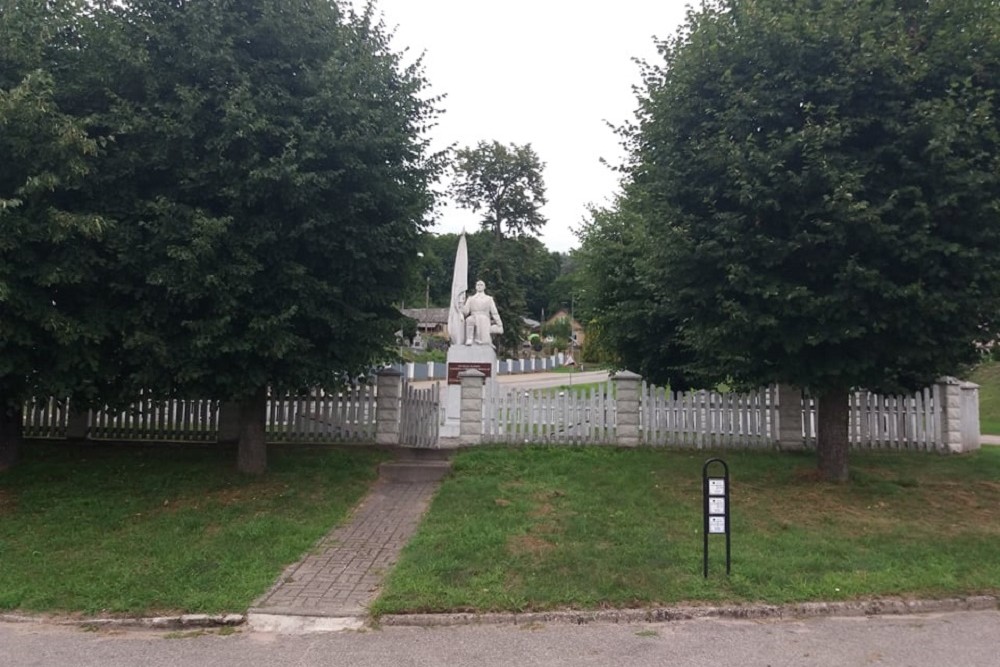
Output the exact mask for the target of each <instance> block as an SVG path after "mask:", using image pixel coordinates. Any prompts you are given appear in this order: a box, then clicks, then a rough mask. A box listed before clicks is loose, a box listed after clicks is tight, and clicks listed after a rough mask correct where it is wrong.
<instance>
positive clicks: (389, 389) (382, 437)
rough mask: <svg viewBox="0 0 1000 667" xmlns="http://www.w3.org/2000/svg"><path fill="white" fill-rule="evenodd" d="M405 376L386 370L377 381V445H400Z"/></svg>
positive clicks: (393, 370) (377, 377)
mask: <svg viewBox="0 0 1000 667" xmlns="http://www.w3.org/2000/svg"><path fill="white" fill-rule="evenodd" d="M402 402H403V374H402V373H401V372H400V371H398V370H396V369H395V368H385V369H382V370H380V371H379V372H378V373H376V379H375V443H376V444H379V445H398V444H399V432H400V422H401V418H402Z"/></svg>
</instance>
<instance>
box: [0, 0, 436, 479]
mask: <svg viewBox="0 0 1000 667" xmlns="http://www.w3.org/2000/svg"><path fill="white" fill-rule="evenodd" d="M14 4H15V6H14V7H13V9H12V11H11V12H10V15H12V16H13V15H18V16H24V17H26V16H28V12H29V10H31V11H35V10H37V8H38V7H41V6H58V7H71V8H72V9H73V10H74V11H75V13H76V16H77V17H80V16H84V15H85V16H87V17H89V18H90V19H92V20H90V21H89V22H88V25H87V29H85V30H78V31H75V32H73V33H72V36H73V38H74V39H75V40H76V41H77V44H76V47H77V48H76V51H77V52H78V53H79V54H82V55H78V56H74V58H75V60H74V59H71V58H70V57H69V56H68V55H65V57H62V58H59V59H54V60H50V61H49V64H48V65H47V76H48V77H49V79H50V80H51V81H52V85H53V86H54V93H53V96H54V98H55V99H57V100H58V101H59V103H60V105H61V106H60V108H61V109H62V111H63V113H65V114H68V119H67V120H66V121H65V122H66V123H68V124H69V125H67V127H72V128H77V127H80V128H84V130H85V132H83V133H81V138H80V141H78V142H76V143H74V144H73V145H71V146H70V145H68V146H66V148H65V149H64V152H66V153H67V159H65V160H62V161H61V162H60V161H52V164H54V165H58V166H59V168H60V169H63V170H75V171H74V173H76V172H77V171H79V169H77V168H76V167H75V166H74V165H77V164H78V163H79V160H74V159H70V158H72V155H70V154H69V153H70V152H71V150H72V151H76V152H77V153H80V152H81V151H83V152H84V153H86V152H88V151H89V152H93V151H92V150H91V149H90V148H89V147H90V145H91V144H92V143H93V142H94V141H96V140H97V139H98V138H102V137H107V139H108V141H107V142H106V144H105V145H104V147H103V149H102V150H101V151H99V152H98V153H97V154H96V155H94V156H93V159H91V160H90V161H89V162H88V163H87V164H88V168H89V172H88V173H87V178H86V179H85V180H84V181H83V182H81V183H80V184H79V186H78V187H77V188H76V189H75V190H74V191H73V192H72V193H69V195H67V196H66V197H64V198H63V200H62V202H61V203H62V204H63V207H64V209H65V210H67V211H69V212H71V213H73V215H76V216H79V217H80V219H81V220H85V221H92V220H95V219H102V220H106V221H107V225H106V227H105V228H104V233H103V236H102V238H101V243H100V247H99V250H98V256H99V257H100V260H101V261H100V263H99V265H98V266H97V267H96V268H95V269H94V271H93V275H92V276H91V280H90V281H89V282H88V283H87V284H86V287H87V293H88V294H89V295H98V296H95V297H94V298H97V299H99V302H100V305H101V308H100V311H101V312H103V313H105V315H104V317H105V326H106V332H105V333H106V336H107V338H108V339H109V340H110V341H112V342H113V343H114V351H115V354H114V357H113V358H112V359H108V358H104V359H102V361H101V365H102V368H101V371H102V372H103V373H104V374H105V375H106V376H108V375H113V376H114V391H116V392H118V393H122V394H128V393H130V392H133V391H135V390H136V389H139V388H142V389H145V390H147V391H153V392H157V393H160V394H161V395H179V394H188V395H202V396H211V397H213V398H218V399H223V400H237V401H242V402H243V403H244V408H245V410H244V412H245V414H246V415H247V416H248V418H250V417H252V419H251V421H252V422H253V426H254V427H255V428H256V429H257V430H256V431H255V432H254V433H253V434H250V432H247V433H245V434H244V435H245V436H246V437H243V436H241V463H240V465H241V468H243V469H245V470H251V471H259V470H261V469H262V468H263V465H264V461H263V459H262V458H261V456H262V453H263V440H262V437H263V432H262V429H263V418H264V415H263V406H262V401H263V397H264V396H265V395H266V391H267V389H268V388H269V389H270V390H271V391H276V392H282V391H299V390H302V389H305V388H308V387H314V386H334V385H336V384H338V383H340V382H342V381H343V380H344V378H346V377H348V376H350V375H353V374H355V373H357V372H360V371H364V370H367V369H368V368H369V367H370V366H371V365H372V364H374V363H376V362H377V361H379V360H380V359H382V358H384V356H385V355H386V354H387V351H388V350H389V349H391V347H392V341H393V337H392V336H393V331H394V329H395V328H396V324H397V322H398V313H397V311H396V309H395V305H396V304H398V302H399V298H400V296H401V295H402V293H403V290H404V288H405V287H406V284H405V276H406V275H407V273H408V270H409V267H411V266H412V265H413V263H414V262H415V261H416V252H417V242H418V238H419V234H420V231H421V229H422V228H423V226H424V224H425V219H424V216H425V214H426V213H427V212H428V210H429V208H430V206H431V203H432V192H431V190H430V186H431V183H432V182H433V181H434V180H435V179H436V177H437V175H438V172H439V170H440V168H441V167H442V162H441V158H440V156H438V155H433V154H431V153H430V151H429V149H428V143H427V139H426V137H425V136H424V131H425V130H426V128H427V127H428V126H429V125H430V124H432V123H433V121H434V118H435V116H436V113H437V110H436V104H437V100H436V99H435V98H434V97H433V96H430V95H429V94H428V92H427V82H426V81H425V79H424V78H423V75H422V70H421V65H420V63H419V62H417V63H415V64H411V65H406V64H404V63H403V61H402V59H401V56H400V54H398V53H396V52H395V51H393V50H392V48H391V45H390V35H389V33H388V32H387V31H386V29H385V28H384V26H382V25H381V24H380V23H379V22H378V21H377V20H375V19H374V17H373V12H374V9H373V8H372V7H371V6H369V7H368V8H367V9H366V10H364V11H362V12H361V13H354V12H352V11H350V10H347V9H344V8H343V7H341V5H340V4H338V3H336V2H333V1H332V0H331V1H321V2H308V3H289V2H283V1H282V0H245V1H241V2H230V3H220V2H212V1H210V0H191V1H189V2H183V3H171V2H162V1H161V0H125V1H116V2H101V3H86V4H82V3H81V4H79V5H77V4H76V3H14ZM22 12H23V14H22ZM4 14H5V17H6V16H7V15H8V13H7V12H4ZM61 34H64V35H65V34H66V31H63V33H61ZM21 51H22V50H21V49H18V52H19V53H20V52H21ZM23 52H25V53H27V49H24V50H23ZM69 52H70V50H69V49H67V50H66V53H67V54H68V53H69ZM38 80H39V81H40V82H42V83H44V82H45V81H46V79H45V78H44V77H43V78H40V79H38ZM42 83H39V84H38V85H39V86H41V85H42ZM8 85H20V84H18V82H17V81H14V82H12V84H8V83H7V81H6V80H5V81H4V86H5V89H4V90H5V94H6V91H7V90H9V89H8V88H7V86H8ZM37 94H38V95H44V94H46V93H45V90H44V88H39V92H38V93H37ZM4 99H6V97H5V98H4ZM50 120H51V122H52V123H54V124H53V125H52V126H51V127H52V129H51V130H42V131H41V134H39V132H38V131H36V136H37V137H39V138H40V139H41V144H42V149H41V152H42V154H43V155H49V154H50V153H52V152H54V151H55V150H56V149H57V148H58V147H59V141H63V142H64V143H66V141H65V138H66V137H68V136H72V135H71V134H69V133H67V132H63V131H61V130H60V129H59V128H60V127H61V126H60V125H59V123H62V122H63V121H62V120H61V119H60V118H59V117H57V116H54V115H52V116H51V119H50ZM46 131H47V132H48V133H49V135H50V136H47V135H44V132H46ZM5 136H6V135H5ZM25 141H27V139H26V140H25ZM86 142H91V143H90V144H88V143H86ZM77 144H79V145H77ZM5 150H11V149H7V148H6V147H5ZM12 155H16V153H5V154H4V159H3V160H2V162H4V163H5V164H9V163H10V159H7V158H10V157H12ZM21 166H22V168H29V167H30V165H21ZM44 168H46V167H44V166H39V167H38V169H39V173H42V170H43V169H44ZM51 169H52V168H51V167H49V170H50V171H51ZM28 175H29V176H30V175H31V174H30V172H29V173H28ZM3 196H5V197H7V194H6V192H5V193H4V195H3ZM33 224H34V223H33ZM44 242H45V243H46V244H47V246H48V247H50V248H51V247H52V244H51V243H49V242H48V241H47V240H44ZM85 257H86V256H85ZM72 266H73V264H72V263H71V262H65V263H64V262H63V261H60V262H58V267H59V271H63V272H68V271H71V270H72ZM84 266H86V264H84ZM57 273H58V272H57ZM58 275H60V276H61V275H62V274H58ZM50 279H51V278H49V277H38V278H34V279H33V280H34V281H35V283H36V284H37V283H41V281H42V280H50ZM45 303H48V301H43V302H42V304H43V306H40V307H44V304H45ZM64 303H65V301H64V300H56V304H57V305H59V306H60V307H62V306H63V304H64ZM83 303H85V302H83ZM5 319H6V318H5ZM20 319H21V321H26V318H24V317H20ZM18 326H21V325H20V324H19V325H18ZM32 344H33V345H36V346H37V345H40V346H41V349H44V348H45V347H47V344H46V343H44V341H40V340H38V339H36V340H35V341H32ZM109 391H110V390H109ZM248 402H252V404H253V405H249V406H248ZM254 406H256V407H254ZM251 435H252V436H253V437H251ZM249 442H253V443H254V445H253V448H252V450H253V452H254V453H253V454H252V455H250V454H247V452H248V451H249V450H248V449H246V448H244V447H243V444H244V443H249ZM244 454H247V457H244Z"/></svg>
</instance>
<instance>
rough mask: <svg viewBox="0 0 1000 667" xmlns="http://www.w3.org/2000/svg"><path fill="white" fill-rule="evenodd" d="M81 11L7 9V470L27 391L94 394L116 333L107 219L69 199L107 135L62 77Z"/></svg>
mask: <svg viewBox="0 0 1000 667" xmlns="http://www.w3.org/2000/svg"><path fill="white" fill-rule="evenodd" d="M80 18H81V17H80V4H79V3H74V2H60V3H47V2H40V1H39V2H12V1H10V0H7V1H5V2H3V3H2V11H0V43H3V44H4V48H3V49H0V469H2V468H5V467H7V466H9V465H12V464H13V463H14V462H15V460H16V458H17V449H18V444H19V441H20V438H21V409H22V406H23V404H24V401H25V400H26V399H28V398H30V397H31V396H33V395H37V396H42V397H47V396H50V395H55V396H59V397H66V396H68V395H70V394H74V395H75V396H76V397H77V399H78V400H82V398H83V397H84V396H86V395H91V396H92V395H93V393H94V384H95V382H94V378H93V374H94V370H95V368H96V367H97V366H98V365H99V359H100V357H101V356H102V351H101V345H102V343H103V342H104V341H105V340H106V322H105V320H104V316H103V311H102V309H100V308H98V307H95V303H94V295H95V289H94V288H95V287H97V286H98V284H97V281H96V278H95V276H96V267H97V265H98V263H99V262H100V258H99V253H98V248H99V239H100V237H101V236H102V233H103V231H104V221H103V220H102V219H101V217H100V216H98V215H87V214H80V213H78V212H76V211H74V210H72V209H71V208H68V207H67V205H66V199H67V197H69V196H70V194H71V193H72V192H73V191H74V190H75V189H76V188H77V187H78V186H79V185H80V184H81V183H82V182H83V181H84V180H85V179H86V178H87V176H88V173H89V172H90V170H91V164H92V158H93V156H94V155H95V154H96V153H97V151H98V149H99V148H100V143H99V141H98V140H97V139H96V138H94V137H91V136H88V135H87V132H86V131H85V128H84V124H83V123H82V122H81V121H80V119H78V118H75V117H73V116H72V115H70V114H67V113H66V112H65V110H64V109H63V108H62V107H61V106H60V103H59V100H58V98H57V95H56V90H55V89H56V84H55V82H54V79H53V71H54V70H58V69H59V68H60V67H65V66H67V65H68V64H69V63H70V62H71V60H72V58H73V57H74V56H73V54H74V53H76V52H77V50H78V49H77V45H76V44H75V42H74V41H73V36H74V34H75V33H76V32H78V29H79V20H80Z"/></svg>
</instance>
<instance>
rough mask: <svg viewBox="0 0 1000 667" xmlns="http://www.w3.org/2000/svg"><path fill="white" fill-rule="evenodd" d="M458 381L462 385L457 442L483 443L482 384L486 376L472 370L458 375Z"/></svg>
mask: <svg viewBox="0 0 1000 667" xmlns="http://www.w3.org/2000/svg"><path fill="white" fill-rule="evenodd" d="M458 379H459V380H460V381H461V383H462V398H461V401H462V409H461V416H460V422H459V427H458V437H459V442H460V443H461V444H463V445H478V444H479V443H481V442H482V441H483V384H484V383H485V382H486V375H484V374H483V373H482V372H480V371H477V370H476V369H474V368H473V369H469V370H467V371H462V372H461V373H459V374H458Z"/></svg>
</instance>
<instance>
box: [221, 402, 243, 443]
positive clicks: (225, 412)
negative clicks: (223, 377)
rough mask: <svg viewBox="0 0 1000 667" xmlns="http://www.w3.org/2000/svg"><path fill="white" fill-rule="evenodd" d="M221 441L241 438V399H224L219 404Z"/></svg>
mask: <svg viewBox="0 0 1000 667" xmlns="http://www.w3.org/2000/svg"><path fill="white" fill-rule="evenodd" d="M217 438H218V440H219V442H223V443H231V442H236V441H237V440H239V439H240V404H239V401H223V402H222V403H221V404H219V435H218V436H217Z"/></svg>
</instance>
